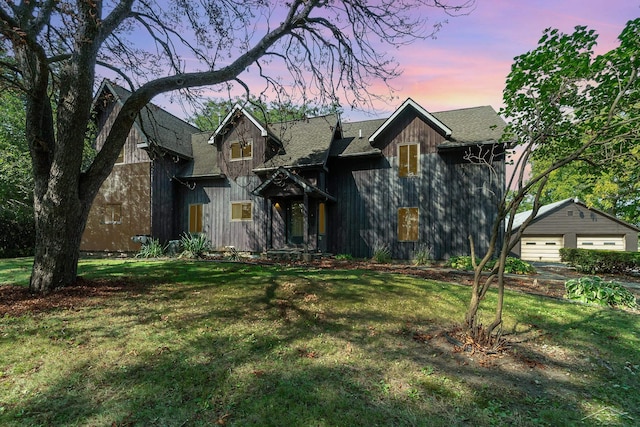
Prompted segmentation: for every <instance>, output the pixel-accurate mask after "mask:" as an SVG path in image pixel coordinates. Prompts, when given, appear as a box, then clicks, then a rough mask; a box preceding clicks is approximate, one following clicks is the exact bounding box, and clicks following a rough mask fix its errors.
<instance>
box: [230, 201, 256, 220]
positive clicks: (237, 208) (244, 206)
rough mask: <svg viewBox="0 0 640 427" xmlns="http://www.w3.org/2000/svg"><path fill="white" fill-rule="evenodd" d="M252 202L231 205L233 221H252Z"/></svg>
mask: <svg viewBox="0 0 640 427" xmlns="http://www.w3.org/2000/svg"><path fill="white" fill-rule="evenodd" d="M251 214H252V212H251V202H234V203H231V221H251V219H252V215H251Z"/></svg>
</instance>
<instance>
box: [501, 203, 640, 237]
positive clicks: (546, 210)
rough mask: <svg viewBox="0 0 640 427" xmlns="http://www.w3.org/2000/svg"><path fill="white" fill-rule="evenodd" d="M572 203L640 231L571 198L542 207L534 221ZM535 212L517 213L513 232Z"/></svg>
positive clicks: (514, 218) (638, 229) (639, 229)
mask: <svg viewBox="0 0 640 427" xmlns="http://www.w3.org/2000/svg"><path fill="white" fill-rule="evenodd" d="M571 203H575V204H576V205H579V206H581V207H583V208H585V209H588V210H590V211H593V212H596V213H598V214H600V215H602V216H604V217H607V218H609V219H611V220H612V221H615V222H617V223H619V224H622V225H624V226H625V227H629V228H631V229H633V230H635V231H640V228H638V227H636V226H635V225H633V224H629V223H628V222H625V221H623V220H621V219H618V218H616V217H615V216H613V215H610V214H608V213H606V212H603V211H601V210H598V209H594V208H590V207H588V206H587V205H585V204H584V203H582V202H581V201H580V200H578V199H573V198H569V199H564V200H560V201H559V202H554V203H550V204H548V205H544V206H540V209H538V213H537V214H536V216H535V218H534V220H540V219H542V218H544V217H545V216H547V215H549V214H550V213H552V212H554V211H556V210H558V209H560V208H562V207H564V206H566V205H568V204H571ZM532 212H533V210H528V211H526V212H520V213H517V214H516V215H515V216H514V217H513V226H512V228H511V229H512V230H516V229H518V228H520V226H521V225H522V224H523V223H524V222H525V221H526V220H527V218H529V216H530V215H531V213H532Z"/></svg>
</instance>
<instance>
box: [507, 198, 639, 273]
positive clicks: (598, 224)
mask: <svg viewBox="0 0 640 427" xmlns="http://www.w3.org/2000/svg"><path fill="white" fill-rule="evenodd" d="M530 214H531V211H527V212H522V213H519V214H517V215H516V216H515V217H514V226H513V230H514V231H516V230H517V229H518V228H519V227H520V226H521V225H522V223H523V222H524V221H525V220H526V218H528V217H529V216H530ZM638 231H639V230H638V228H637V227H635V226H633V225H631V224H628V223H626V222H624V221H622V220H619V219H617V218H615V217H613V216H611V215H609V214H607V213H605V212H602V211H599V210H597V209H593V208H589V207H588V206H587V205H585V204H584V203H582V202H580V201H578V200H575V199H565V200H561V201H559V202H556V203H552V204H549V205H545V206H542V207H540V209H539V210H538V214H537V215H536V217H535V218H534V219H533V221H531V223H530V224H529V226H528V227H527V228H526V229H525V231H524V233H523V235H522V238H521V239H520V240H519V241H517V242H516V246H515V247H514V248H513V251H512V252H513V255H515V256H518V257H520V258H522V259H523V260H528V261H551V262H558V261H560V249H561V248H574V249H575V248H579V249H602V250H611V251H637V250H638Z"/></svg>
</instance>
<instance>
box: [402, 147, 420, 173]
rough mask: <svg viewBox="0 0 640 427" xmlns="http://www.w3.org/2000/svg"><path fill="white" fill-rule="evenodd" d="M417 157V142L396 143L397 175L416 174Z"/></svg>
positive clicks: (418, 148)
mask: <svg viewBox="0 0 640 427" xmlns="http://www.w3.org/2000/svg"><path fill="white" fill-rule="evenodd" d="M419 157H420V146H419V145H418V144H403V145H398V176H400V177H410V176H417V175H418V158H419Z"/></svg>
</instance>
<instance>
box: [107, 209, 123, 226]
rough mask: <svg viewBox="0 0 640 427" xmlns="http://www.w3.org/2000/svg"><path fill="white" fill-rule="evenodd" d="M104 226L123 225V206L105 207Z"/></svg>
mask: <svg viewBox="0 0 640 427" xmlns="http://www.w3.org/2000/svg"><path fill="white" fill-rule="evenodd" d="M103 224H122V205H119V204H111V205H105V207H104V217H103Z"/></svg>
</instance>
